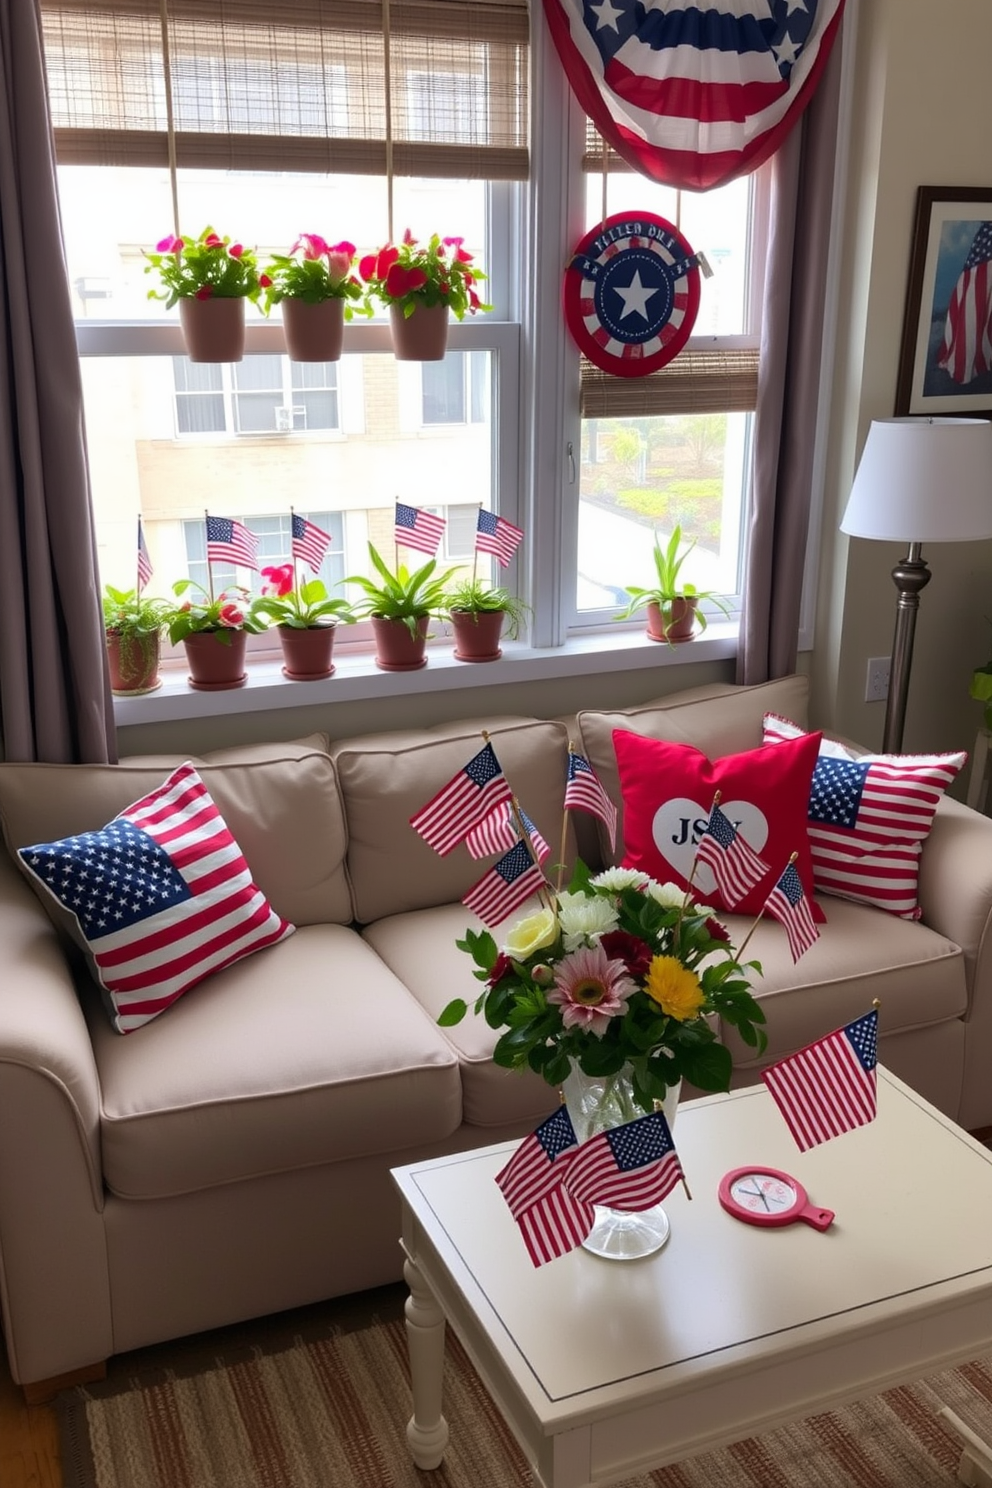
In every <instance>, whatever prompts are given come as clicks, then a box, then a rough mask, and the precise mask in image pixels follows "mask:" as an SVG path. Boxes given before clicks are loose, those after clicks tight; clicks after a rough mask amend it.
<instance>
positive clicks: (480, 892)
mask: <svg viewBox="0 0 992 1488" xmlns="http://www.w3.org/2000/svg"><path fill="white" fill-rule="evenodd" d="M546 882H547V880H546V879H545V877H544V874H543V873H542V872H541V869H540V867H539V866H538V864H537V863H535V862H534V859H533V858H532V857H531V855H530V852H529V850H528V847H527V844H526V842H518V843H517V844H516V846H515V847H511V848H510V851H509V852H508V853H504V854H503V856H502V857H501V858H500V860H499V862H498V863H494V864H493V866H492V867H491V868H490V870H489V872H488V873H485V874H483V876H482V878H480V879H479V881H478V883H476V884H473V885H472V887H471V888H470V889H469V891H468V893H467V894H466V895H465V897H464V898H463V899H462V903H463V904H464V905H466V906H467V908H468V909H471V910H472V911H473V912H474V913H475V914H477V915H478V916H479V919H480V920H482V921H483V923H484V924H486V925H499V924H501V923H502V921H503V920H505V919H506V917H507V915H509V914H512V913H513V911H514V910H515V909H516V908H517V907H518V906H519V905H521V904H523V902H524V900H525V899H529V898H530V896H531V894H536V893H537V892H538V891H539V890H540V889H542V888H543V887H544V885H545V883H546Z"/></svg>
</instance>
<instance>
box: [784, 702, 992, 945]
mask: <svg viewBox="0 0 992 1488" xmlns="http://www.w3.org/2000/svg"><path fill="white" fill-rule="evenodd" d="M764 737H765V740H766V742H767V743H770V744H779V743H785V742H789V743H791V742H793V741H794V740H796V739H797V738H802V737H804V735H803V730H802V729H801V728H800V727H799V725H798V724H795V723H793V722H792V721H791V719H788V718H782V717H780V716H779V715H778V714H777V713H766V714H765V719H764ZM967 757H968V756H967V755H966V754H964V753H963V752H958V753H955V754H861V755H855V754H852V753H851V751H850V750H848V749H845V747H844V746H843V744H838V743H836V742H834V741H833V740H830V739H822V740H821V742H820V748H819V758H818V759H817V762H816V769H815V770H814V772H813V783H812V788H811V790H810V798H809V842H810V851H811V852H812V855H813V881H814V883H815V884H816V887H817V890H818V891H819V892H820V893H821V894H834V895H836V896H837V897H838V898H840V899H853V900H855V901H857V902H858V903H860V904H872V905H874V906H875V907H876V908H877V909H885V910H888V912H889V914H894V915H898V916H899V917H900V918H901V919H904V920H918V919H919V918H920V906H919V904H918V903H917V898H916V896H917V882H918V879H919V868H920V854H921V852H922V851H923V843H924V842H925V841H926V837H927V833H928V832H929V831H930V827H931V825H932V824H933V818H934V813H935V812H936V810H937V802H938V801H939V800H940V798H941V796H942V795H943V793H944V791H945V790H946V789H947V787H948V786H949V785H950V783H951V781H952V780H953V779H954V777H955V775H957V773H958V771H959V770H960V769H961V768H962V766H963V765H964V763H965V761H966V759H967Z"/></svg>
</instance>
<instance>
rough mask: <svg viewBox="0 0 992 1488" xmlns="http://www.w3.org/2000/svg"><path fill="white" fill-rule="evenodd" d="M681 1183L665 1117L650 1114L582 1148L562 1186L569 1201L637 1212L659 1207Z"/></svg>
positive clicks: (617, 1128) (571, 1164)
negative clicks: (657, 1205) (579, 1201)
mask: <svg viewBox="0 0 992 1488" xmlns="http://www.w3.org/2000/svg"><path fill="white" fill-rule="evenodd" d="M681 1178H682V1164H681V1163H680V1162H679V1157H678V1153H677V1152H676V1151H675V1143H674V1141H673V1139H672V1133H671V1131H670V1130H669V1126H668V1122H667V1121H666V1120H665V1116H664V1112H662V1111H653V1112H651V1113H650V1115H647V1116H640V1117H638V1118H637V1119H636V1120H634V1121H628V1122H626V1123H625V1124H624V1125H623V1126H615V1127H613V1128H612V1129H611V1130H610V1131H605V1132H599V1133H597V1135H596V1136H594V1137H590V1138H589V1140H588V1141H587V1142H583V1143H582V1144H581V1146H580V1147H579V1150H578V1152H577V1153H576V1154H575V1156H574V1158H573V1159H572V1161H571V1163H570V1164H569V1167H568V1171H567V1173H566V1174H565V1178H564V1183H565V1187H566V1188H567V1190H568V1192H569V1193H570V1194H571V1195H572V1197H573V1198H576V1199H580V1200H584V1201H585V1202H587V1203H590V1204H605V1205H606V1206H607V1207H608V1208H610V1209H626V1210H630V1211H632V1212H636V1211H637V1210H640V1209H650V1208H651V1207H652V1205H654V1204H660V1203H661V1201H662V1199H663V1198H664V1197H665V1195H666V1194H668V1193H671V1191H672V1189H673V1188H674V1187H675V1185H676V1183H678V1182H679V1181H680V1180H681Z"/></svg>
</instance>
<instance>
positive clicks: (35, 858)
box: [18, 763, 294, 1033]
mask: <svg viewBox="0 0 992 1488" xmlns="http://www.w3.org/2000/svg"><path fill="white" fill-rule="evenodd" d="M18 856H19V858H20V860H21V864H22V866H23V868H24V869H25V871H26V873H27V874H28V877H29V878H30V880H31V882H32V884H33V885H34V887H35V888H36V889H37V891H38V892H39V893H40V894H41V895H42V897H43V898H47V899H49V900H53V901H54V904H53V906H52V907H53V909H55V907H56V906H58V907H60V908H61V909H62V910H64V911H67V912H68V915H69V916H70V924H71V929H72V932H73V938H74V939H75V940H76V941H77V942H78V944H80V945H81V946H82V948H83V950H84V951H85V953H86V957H87V961H88V963H89V967H90V971H91V973H92V975H93V977H94V979H95V980H96V982H97V983H98V985H99V986H100V987H101V988H102V989H103V992H104V996H105V1000H106V1002H107V1004H108V1011H109V1013H110V1018H111V1022H112V1023H113V1025H114V1027H115V1028H116V1030H117V1032H118V1033H131V1032H132V1031H133V1030H134V1029H135V1028H140V1027H141V1025H142V1024H143V1023H147V1022H149V1020H150V1019H152V1018H155V1017H157V1016H158V1014H159V1013H162V1012H164V1011H165V1009H166V1008H167V1007H171V1005H172V1004H173V1003H174V1002H175V1001H176V999H177V998H179V997H181V996H182V995H183V993H184V992H188V991H189V989H190V987H193V986H195V985H196V983H197V982H200V981H202V980H203V979H204V977H207V976H210V975H211V973H212V972H215V971H219V970H220V969H221V968H222V967H224V966H230V965H231V964H232V962H234V961H239V960H241V958H242V957H244V956H250V955H252V954H253V953H254V952H255V951H260V950H262V949H263V947H265V946H270V945H274V944H275V943H276V942H277V941H280V940H284V939H285V938H286V936H287V935H291V934H292V932H293V929H294V926H293V925H291V924H290V923H289V922H288V920H284V919H283V918H282V917H281V916H280V915H278V914H276V913H275V911H274V910H273V909H272V907H271V905H270V904H269V902H268V900H267V899H266V898H265V895H264V894H263V893H262V891H261V889H259V888H258V886H257V884H255V883H254V882H253V881H252V877H251V872H250V870H249V867H248V864H247V862H246V861H245V859H244V856H243V854H242V852H241V849H240V848H239V846H238V844H237V842H235V840H234V838H233V837H232V835H231V833H230V831H229V830H228V828H227V826H226V824H225V822H224V819H223V817H222V816H221V814H220V812H219V811H218V810H217V807H216V805H215V804H214V802H213V800H212V798H211V796H210V793H209V791H208V790H207V788H206V786H205V785H204V783H203V781H202V780H201V778H200V776H199V775H198V774H197V772H196V770H195V769H194V768H193V766H192V765H191V764H188V763H187V764H185V765H180V767H179V769H177V770H175V771H174V772H173V773H172V774H171V775H170V776H169V778H168V780H166V781H165V782H164V783H163V784H162V785H161V786H160V787H159V788H158V789H157V790H154V791H152V792H151V793H150V794H149V795H147V796H144V797H142V799H141V800H140V801H136V802H135V803H134V805H133V806H129V807H128V808H127V809H126V810H125V811H122V812H121V813H120V815H118V816H115V817H114V819H113V821H111V822H108V824H107V825H106V826H105V827H102V828H101V829H100V830H99V831H96V832H80V833H79V834H78V835H77V836H75V837H67V838H64V839H63V840H62V841H59V842H41V843H36V844H35V845H34V846H33V847H23V848H21V849H20V850H19V853H18Z"/></svg>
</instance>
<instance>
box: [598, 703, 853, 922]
mask: <svg viewBox="0 0 992 1488" xmlns="http://www.w3.org/2000/svg"><path fill="white" fill-rule="evenodd" d="M821 737H822V736H821V735H820V734H818V733H817V734H806V735H804V736H803V737H802V738H801V739H796V740H795V741H794V742H792V743H782V744H774V745H773V744H765V745H762V747H761V748H759V749H750V750H748V751H747V752H746V753H744V754H728V755H725V756H724V758H723V759H718V760H710V759H707V757H706V755H705V754H703V752H702V750H699V749H694V748H693V747H692V745H690V744H670V743H668V742H667V741H664V740H660V739H644V738H642V737H641V736H640V735H639V734H633V733H630V732H628V731H627V730H625V729H614V731H613V747H614V749H615V751H616V756H617V769H618V771H619V775H620V791H621V794H622V796H623V842H624V857H623V866H624V867H625V868H642V869H643V870H644V871H645V872H646V873H650V874H651V876H652V878H656V879H659V880H660V881H661V882H663V883H664V882H668V881H671V882H672V883H677V884H681V885H682V886H683V887H684V886H685V885H687V884H688V881H689V875H690V873H691V872H692V865H693V862H694V860H695V856H696V848H697V847H698V845H699V839H700V837H701V835H702V833H703V831H704V829H705V827H706V823H707V821H708V819H709V812H710V807H711V806H712V804H713V796H714V793H715V792H716V791H719V792H720V810H721V811H722V812H724V814H725V815H726V816H728V817H729V818H730V820H731V822H732V823H733V825H734V826H735V827H736V829H737V831H738V832H739V833H740V835H741V836H742V837H743V838H744V841H745V842H746V843H747V844H748V846H749V847H752V848H753V849H754V851H755V852H756V853H758V855H759V856H760V857H761V858H763V859H764V861H765V862H766V863H767V864H768V872H767V874H766V875H765V877H764V878H762V879H760V880H759V882H758V883H757V884H755V886H754V887H753V888H752V889H750V890H749V891H748V893H747V894H746V895H745V897H744V898H743V899H740V900H738V902H737V903H736V904H735V905H734V906H733V913H734V914H754V915H756V914H759V913H760V912H761V909H762V908H763V906H764V903H765V900H766V899H767V898H768V895H769V894H770V893H771V891H772V889H773V888H774V887H775V884H776V883H777V882H778V880H779V878H780V877H781V875H782V872H783V870H784V869H785V866H786V864H787V863H788V861H789V859H790V857H791V856H792V854H793V853H797V854H798V857H797V858H796V871H797V873H798V874H799V879H800V882H801V883H802V886H803V890H804V892H805V894H806V897H807V899H808V900H809V903H810V908H811V910H812V913H813V918H814V919H815V920H817V921H818V922H821V923H822V921H824V920H825V919H826V916H825V915H824V913H823V911H822V910H821V909H820V907H819V905H818V904H816V903H815V901H814V899H813V865H812V862H811V859H810V850H809V836H808V832H807V821H806V811H807V806H808V804H809V791H810V781H811V780H812V778H813V771H814V769H815V768H816V760H817V753H818V751H819V747H820V739H821ZM693 887H694V888H695V889H697V890H698V892H699V895H700V897H701V898H702V899H704V900H705V901H706V902H707V903H709V904H713V905H715V906H716V907H717V908H721V909H728V908H730V906H728V905H726V904H724V902H723V900H722V898H721V896H720V893H719V890H718V889H717V886H716V880H715V879H714V877H713V873H712V870H711V869H710V868H709V866H708V865H707V864H705V863H700V864H699V865H698V867H697V868H696V873H695V877H694V878H693Z"/></svg>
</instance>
